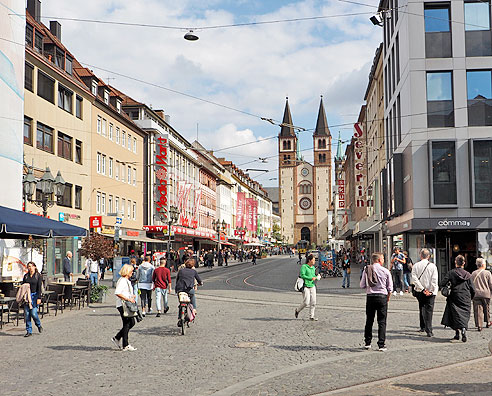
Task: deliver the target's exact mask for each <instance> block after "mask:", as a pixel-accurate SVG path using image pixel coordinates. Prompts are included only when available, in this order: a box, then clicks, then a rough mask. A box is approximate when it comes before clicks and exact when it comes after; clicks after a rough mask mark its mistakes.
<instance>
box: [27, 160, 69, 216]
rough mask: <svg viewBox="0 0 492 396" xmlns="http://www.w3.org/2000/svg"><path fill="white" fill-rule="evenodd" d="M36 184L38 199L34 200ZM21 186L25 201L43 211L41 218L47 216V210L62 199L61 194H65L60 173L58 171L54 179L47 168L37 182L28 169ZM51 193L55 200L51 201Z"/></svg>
mask: <svg viewBox="0 0 492 396" xmlns="http://www.w3.org/2000/svg"><path fill="white" fill-rule="evenodd" d="M38 183H39V187H40V190H41V198H40V199H37V198H36V186H37V185H38ZM22 185H23V192H24V196H25V197H26V199H27V200H28V201H29V202H31V203H33V204H35V205H36V206H39V207H40V208H42V209H43V217H47V216H48V208H51V207H52V206H53V205H54V204H55V203H56V202H57V200H58V199H60V198H62V197H63V194H64V193H65V180H63V177H62V175H61V173H60V171H58V173H57V175H56V179H55V178H54V177H53V174H52V173H51V171H50V168H49V167H47V168H46V170H45V172H44V174H43V176H42V177H41V179H40V180H39V181H36V178H35V177H34V174H33V172H32V168H29V169H28V171H27V173H26V174H25V175H24V177H23V180H22ZM53 193H55V197H56V199H55V200H53V199H51V198H52V196H53ZM33 196H34V199H33Z"/></svg>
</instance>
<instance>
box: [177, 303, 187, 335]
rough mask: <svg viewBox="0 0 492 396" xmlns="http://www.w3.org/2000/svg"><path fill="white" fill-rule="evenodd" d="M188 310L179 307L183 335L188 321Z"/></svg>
mask: <svg viewBox="0 0 492 396" xmlns="http://www.w3.org/2000/svg"><path fill="white" fill-rule="evenodd" d="M185 311H186V308H185V307H179V320H180V322H181V335H185V328H186V323H185V322H186V321H185V315H186V312H185Z"/></svg>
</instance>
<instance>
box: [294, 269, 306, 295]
mask: <svg viewBox="0 0 492 396" xmlns="http://www.w3.org/2000/svg"><path fill="white" fill-rule="evenodd" d="M294 290H295V291H297V292H301V293H302V292H303V291H304V279H302V278H301V274H300V271H299V276H298V277H297V279H296V283H295V285H294Z"/></svg>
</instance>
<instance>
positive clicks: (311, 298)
mask: <svg viewBox="0 0 492 396" xmlns="http://www.w3.org/2000/svg"><path fill="white" fill-rule="evenodd" d="M306 260H307V263H306V264H303V265H302V266H301V271H300V275H299V276H300V277H301V278H302V279H304V290H303V291H302V297H303V300H302V303H301V305H299V307H298V308H296V310H295V313H294V315H295V317H296V318H297V317H298V316H299V312H301V311H302V310H303V309H304V308H306V307H308V306H309V318H310V319H311V320H315V321H316V320H318V318H317V317H315V316H314V309H315V308H316V286H315V284H314V281H315V280H320V279H321V276H320V275H317V276H316V268H315V267H314V262H315V261H316V260H315V258H314V256H313V255H312V254H309V255H308V256H307V258H306Z"/></svg>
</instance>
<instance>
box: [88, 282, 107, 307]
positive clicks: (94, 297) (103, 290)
mask: <svg viewBox="0 0 492 396" xmlns="http://www.w3.org/2000/svg"><path fill="white" fill-rule="evenodd" d="M107 293H108V287H107V286H104V285H93V286H92V287H91V303H95V302H98V301H99V299H101V298H102V297H103V296H104V295H105V294H107Z"/></svg>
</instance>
